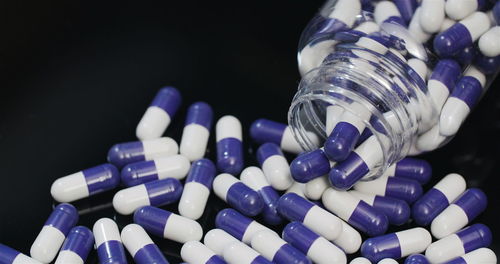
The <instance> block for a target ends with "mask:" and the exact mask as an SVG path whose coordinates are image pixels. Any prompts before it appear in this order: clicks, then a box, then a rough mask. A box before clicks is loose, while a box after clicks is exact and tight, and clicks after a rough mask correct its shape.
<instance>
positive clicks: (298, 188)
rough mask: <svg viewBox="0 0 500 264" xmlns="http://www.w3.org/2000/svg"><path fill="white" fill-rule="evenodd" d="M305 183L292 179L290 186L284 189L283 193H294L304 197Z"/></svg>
mask: <svg viewBox="0 0 500 264" xmlns="http://www.w3.org/2000/svg"><path fill="white" fill-rule="evenodd" d="M305 190H306V184H305V183H300V182H296V181H294V182H293V184H292V186H290V188H288V189H286V191H285V193H295V194H297V195H298V196H300V197H303V198H306V195H305Z"/></svg>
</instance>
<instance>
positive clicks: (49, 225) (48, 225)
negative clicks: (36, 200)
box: [30, 203, 78, 263]
mask: <svg viewBox="0 0 500 264" xmlns="http://www.w3.org/2000/svg"><path fill="white" fill-rule="evenodd" d="M77 222H78V211H77V210H76V208H75V207H74V206H73V205H71V204H67V203H62V204H59V205H57V206H56V207H55V208H54V211H52V213H51V214H50V216H49V218H48V219H47V221H45V224H44V225H43V228H42V231H40V233H39V234H38V236H37V237H36V239H35V242H33V245H31V250H30V255H31V257H32V258H34V259H36V260H38V261H40V262H43V263H49V262H52V260H53V259H54V258H55V256H56V255H57V252H58V251H59V249H60V248H61V245H62V244H63V242H64V239H65V238H66V236H67V235H68V233H69V231H70V229H71V228H73V227H74V226H75V225H76V223H77Z"/></svg>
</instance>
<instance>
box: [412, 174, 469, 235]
mask: <svg viewBox="0 0 500 264" xmlns="http://www.w3.org/2000/svg"><path fill="white" fill-rule="evenodd" d="M465 188H466V183H465V179H464V178H463V177H462V176H460V175H459V174H456V173H451V174H448V175H446V176H445V177H444V178H443V179H441V180H440V181H439V182H438V183H437V184H436V185H434V187H432V188H431V189H430V190H429V191H428V192H426V193H425V194H424V195H423V196H422V197H420V198H419V199H418V200H417V201H416V202H415V204H413V206H412V218H413V220H415V223H417V224H418V225H421V226H427V225H429V224H430V223H431V222H432V220H434V218H436V216H438V215H439V214H440V213H441V212H442V211H443V210H444V209H446V207H448V205H450V203H451V202H453V201H454V200H455V199H456V198H457V197H458V196H459V195H460V194H462V193H463V192H464V191H465Z"/></svg>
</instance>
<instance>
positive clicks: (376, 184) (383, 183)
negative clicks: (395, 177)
mask: <svg viewBox="0 0 500 264" xmlns="http://www.w3.org/2000/svg"><path fill="white" fill-rule="evenodd" d="M388 179H389V177H388V176H385V175H382V176H381V177H379V178H378V179H375V180H372V181H359V182H358V183H356V184H355V185H354V190H356V191H359V192H362V193H367V194H374V195H380V196H385V190H386V187H387V180H388Z"/></svg>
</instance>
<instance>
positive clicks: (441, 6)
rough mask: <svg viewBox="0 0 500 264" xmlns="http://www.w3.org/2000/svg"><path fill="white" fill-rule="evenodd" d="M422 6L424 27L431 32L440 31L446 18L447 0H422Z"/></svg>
mask: <svg viewBox="0 0 500 264" xmlns="http://www.w3.org/2000/svg"><path fill="white" fill-rule="evenodd" d="M420 8H421V10H420V26H421V27H422V29H423V30H424V31H425V32H427V33H429V34H431V33H436V32H438V31H439V28H440V27H441V24H442V23H443V20H444V18H445V13H444V12H445V0H422V2H421V4H420Z"/></svg>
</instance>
